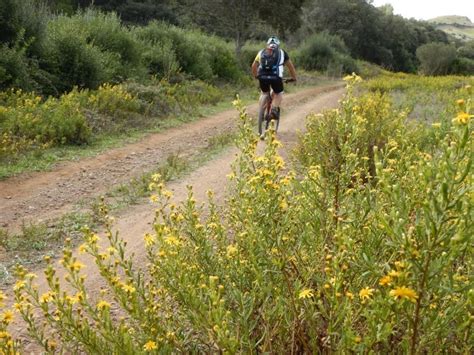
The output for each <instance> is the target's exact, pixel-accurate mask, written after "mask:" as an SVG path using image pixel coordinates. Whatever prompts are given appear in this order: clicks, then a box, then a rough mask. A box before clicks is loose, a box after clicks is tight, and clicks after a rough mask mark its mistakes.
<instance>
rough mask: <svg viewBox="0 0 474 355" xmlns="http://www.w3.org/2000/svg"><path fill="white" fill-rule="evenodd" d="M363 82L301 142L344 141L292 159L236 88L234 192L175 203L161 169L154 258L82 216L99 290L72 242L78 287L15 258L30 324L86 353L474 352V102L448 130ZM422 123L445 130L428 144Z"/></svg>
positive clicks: (44, 339)
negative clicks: (263, 135) (407, 117)
mask: <svg viewBox="0 0 474 355" xmlns="http://www.w3.org/2000/svg"><path fill="white" fill-rule="evenodd" d="M356 79H357V78H356V77H352V78H350V79H349V80H350V85H353V81H355V80H356ZM351 92H352V91H351V89H350V90H349V94H348V96H347V97H346V98H345V99H344V100H343V101H342V104H341V106H342V107H341V109H340V110H339V111H329V112H326V113H324V114H323V115H322V116H321V117H310V118H309V122H308V133H307V136H305V138H304V139H303V142H307V143H309V142H311V141H312V140H313V139H320V140H322V139H328V137H331V138H332V139H333V141H334V143H333V144H334V146H335V147H334V148H333V147H330V148H329V149H330V151H331V152H333V153H331V154H328V155H325V154H326V152H325V151H324V149H322V148H321V147H318V146H317V145H315V148H316V149H315V152H314V154H313V156H311V157H310V158H308V159H302V166H301V167H300V168H299V170H298V171H293V170H288V169H286V168H285V162H284V161H283V159H282V158H281V157H280V156H279V155H278V152H277V150H278V147H279V142H278V141H277V140H276V139H275V136H274V135H272V134H271V135H269V137H268V138H267V141H266V149H265V152H264V154H263V155H261V156H259V155H257V153H256V147H257V137H256V135H255V133H254V130H253V127H252V124H253V123H252V122H251V121H250V120H249V117H248V116H247V114H246V113H245V110H244V108H243V107H241V106H240V103H239V102H236V105H237V107H238V109H239V111H240V120H241V125H240V135H239V139H238V140H237V145H238V146H239V148H240V151H241V154H240V155H239V156H238V158H237V160H236V161H235V163H234V165H233V172H232V174H231V175H230V176H229V178H230V180H231V182H232V193H231V196H230V197H229V200H228V203H227V205H226V206H225V207H223V209H221V208H220V206H217V205H216V203H215V202H214V201H213V196H212V192H209V201H208V204H207V208H206V209H205V210H204V209H203V207H201V206H199V205H198V204H197V202H196V200H195V199H194V197H193V192H192V188H190V189H189V193H188V198H187V200H186V201H185V202H184V203H183V204H181V205H179V206H176V205H175V204H173V202H172V193H171V192H170V191H168V190H166V187H165V186H164V184H163V183H162V182H161V179H160V176H154V181H153V182H152V183H151V184H150V186H149V188H150V190H152V191H154V194H153V195H152V197H151V199H152V201H154V202H155V203H156V204H157V208H156V217H155V222H154V227H153V232H152V233H147V234H146V235H145V236H144V243H145V247H146V251H147V256H148V262H147V264H146V269H145V270H143V269H141V268H139V267H136V266H135V265H134V264H133V262H132V259H131V258H130V257H129V256H128V255H127V254H126V246H125V243H124V242H123V241H122V240H121V239H120V238H119V235H118V234H117V233H115V232H113V231H112V226H111V219H109V223H108V225H107V229H106V232H105V238H107V239H108V241H109V244H110V246H108V247H106V248H105V249H104V248H101V247H99V238H100V237H99V236H98V235H97V234H96V233H95V232H94V231H92V230H89V229H87V228H86V229H85V230H84V235H85V243H84V244H83V245H82V246H81V247H80V248H79V250H80V251H81V252H86V253H89V254H90V255H91V256H92V257H93V258H94V259H95V262H96V264H97V266H98V269H99V271H100V274H101V275H102V276H103V278H104V280H105V281H106V283H107V285H108V287H107V288H106V289H104V290H103V291H102V292H101V293H100V295H97V296H93V295H92V294H91V293H90V292H89V291H88V290H87V289H86V287H85V278H86V274H85V273H84V272H83V271H82V269H83V267H84V265H83V264H82V263H80V262H79V261H78V260H77V258H76V256H74V255H73V253H72V251H71V248H70V247H67V248H66V249H65V250H64V253H63V258H62V260H61V263H62V266H63V267H64V268H65V270H67V273H68V276H67V277H66V281H67V282H68V285H67V286H65V285H63V283H62V281H61V280H59V278H58V276H57V275H56V270H55V267H54V266H53V263H52V262H51V261H50V260H47V261H48V263H49V264H48V267H47V268H46V270H45V273H46V276H47V281H48V284H49V288H50V289H49V290H48V291H47V292H45V293H43V294H40V293H39V292H38V290H37V288H36V287H35V282H34V275H32V274H28V273H27V271H26V270H25V269H23V268H19V269H18V277H19V278H18V281H17V283H16V285H15V287H14V293H15V302H16V303H15V305H14V308H15V309H16V310H17V311H18V312H19V313H20V315H21V317H23V318H24V320H25V321H26V322H27V324H28V330H29V331H30V333H31V335H32V337H33V338H34V339H35V340H36V341H37V342H38V343H39V344H40V345H42V346H43V347H44V349H45V350H46V351H55V350H60V351H64V352H74V351H78V352H86V353H133V354H136V353H146V352H155V353H158V352H165V353H166V352H173V351H182V352H230V353H235V352H270V353H273V352H278V353H280V352H281V353H287V352H288V353H290V352H299V353H302V352H306V353H317V352H352V351H354V352H378V353H386V352H392V351H394V350H395V351H399V352H408V351H410V352H412V353H418V352H435V351H436V352H438V351H439V352H448V351H456V352H461V353H470V352H472V350H473V349H472V344H473V342H472V337H473V333H472V323H473V321H474V316H473V309H474V308H473V307H474V294H473V291H472V289H473V283H474V279H473V277H472V275H474V272H473V271H474V270H473V267H474V265H473V260H474V258H473V256H474V255H473V248H472V203H471V202H472V186H473V185H472V173H470V172H471V164H472V152H471V149H472V137H473V135H472V119H471V118H472V115H471V107H470V101H468V99H467V100H466V101H465V102H464V103H463V105H464V106H462V112H460V113H459V114H458V115H457V116H456V117H455V118H454V124H452V125H451V126H450V127H449V129H448V130H446V131H445V132H444V133H443V132H441V131H440V130H439V128H438V127H436V126H434V127H432V126H416V127H415V129H414V128H413V127H412V126H410V125H405V122H404V119H403V117H404V115H403V114H400V113H398V112H396V111H394V109H393V108H392V107H391V104H390V102H389V101H388V100H387V98H386V97H384V96H381V95H369V96H367V97H363V98H361V99H356V98H354V97H353V96H352V94H351ZM362 103H363V107H362ZM466 115H467V116H466ZM376 118H377V119H378V120H380V121H383V122H379V123H377V120H376ZM394 118H395V119H394ZM318 120H319V121H321V123H319V124H318V123H317V122H316V121H318ZM329 121H335V122H334V123H332V124H331V123H329ZM385 121H390V122H385ZM420 129H422V130H425V131H426V132H425V134H427V135H432V136H433V137H434V138H433V142H436V144H435V143H433V144H432V145H431V146H425V145H420V144H418V142H417V140H416V139H415V138H416V137H418V133H417V132H415V133H413V132H411V130H416V131H418V130H420ZM330 134H331V135H330ZM369 138H370V139H372V142H373V143H374V144H371V145H368V142H367V144H365V145H364V144H362V142H363V141H364V139H369ZM313 144H314V143H313ZM369 147H370V148H369ZM426 147H429V149H430V150H429V151H427V150H426V149H425V148H426ZM339 152H343V154H339ZM370 152H372V153H370ZM369 154H372V156H371V157H370V156H368V155H369ZM332 158H334V160H332ZM370 162H372V164H373V169H374V170H373V172H371V170H370ZM367 172H369V173H367ZM335 182H337V183H338V188H337V189H336V188H335V187H334V184H335ZM335 201H337V203H335ZM102 212H103V213H104V215H107V209H106V207H105V206H103V207H102ZM1 317H2V318H1V319H2V322H1V323H0V331H1V334H2V338H1V339H0V346H3V350H4V351H11V350H12V349H13V348H16V347H18V346H20V344H19V343H18V342H15V341H14V339H12V337H11V335H10V334H9V333H8V332H7V329H6V327H7V325H8V324H9V323H10V322H11V318H12V317H13V313H12V311H10V310H5V311H4V313H3V315H2V316H1Z"/></svg>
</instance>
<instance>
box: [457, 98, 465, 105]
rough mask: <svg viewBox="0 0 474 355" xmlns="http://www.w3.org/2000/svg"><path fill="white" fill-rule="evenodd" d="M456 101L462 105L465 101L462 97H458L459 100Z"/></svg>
mask: <svg viewBox="0 0 474 355" xmlns="http://www.w3.org/2000/svg"><path fill="white" fill-rule="evenodd" d="M456 103H457V104H458V105H459V106H462V105H464V103H465V101H464V100H463V99H459V100H456Z"/></svg>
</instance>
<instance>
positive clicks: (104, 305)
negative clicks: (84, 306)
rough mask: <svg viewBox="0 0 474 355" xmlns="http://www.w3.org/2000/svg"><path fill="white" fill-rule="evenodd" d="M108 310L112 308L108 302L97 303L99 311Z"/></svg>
mask: <svg viewBox="0 0 474 355" xmlns="http://www.w3.org/2000/svg"><path fill="white" fill-rule="evenodd" d="M106 308H110V303H109V302H107V301H100V302H99V303H97V309H98V310H99V311H101V310H103V309H106Z"/></svg>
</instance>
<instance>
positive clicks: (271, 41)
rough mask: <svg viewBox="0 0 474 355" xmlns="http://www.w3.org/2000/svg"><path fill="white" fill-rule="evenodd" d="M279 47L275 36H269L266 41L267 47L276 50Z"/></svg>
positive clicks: (278, 41)
mask: <svg viewBox="0 0 474 355" xmlns="http://www.w3.org/2000/svg"><path fill="white" fill-rule="evenodd" d="M279 46H280V40H279V39H278V37H276V36H271V37H270V38H269V39H268V41H267V47H268V48H271V49H277V48H278V47H279Z"/></svg>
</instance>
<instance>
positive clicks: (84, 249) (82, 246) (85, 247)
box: [79, 244, 87, 254]
mask: <svg viewBox="0 0 474 355" xmlns="http://www.w3.org/2000/svg"><path fill="white" fill-rule="evenodd" d="M86 251H87V244H81V245H80V246H79V253H81V254H83V253H85V252H86Z"/></svg>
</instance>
